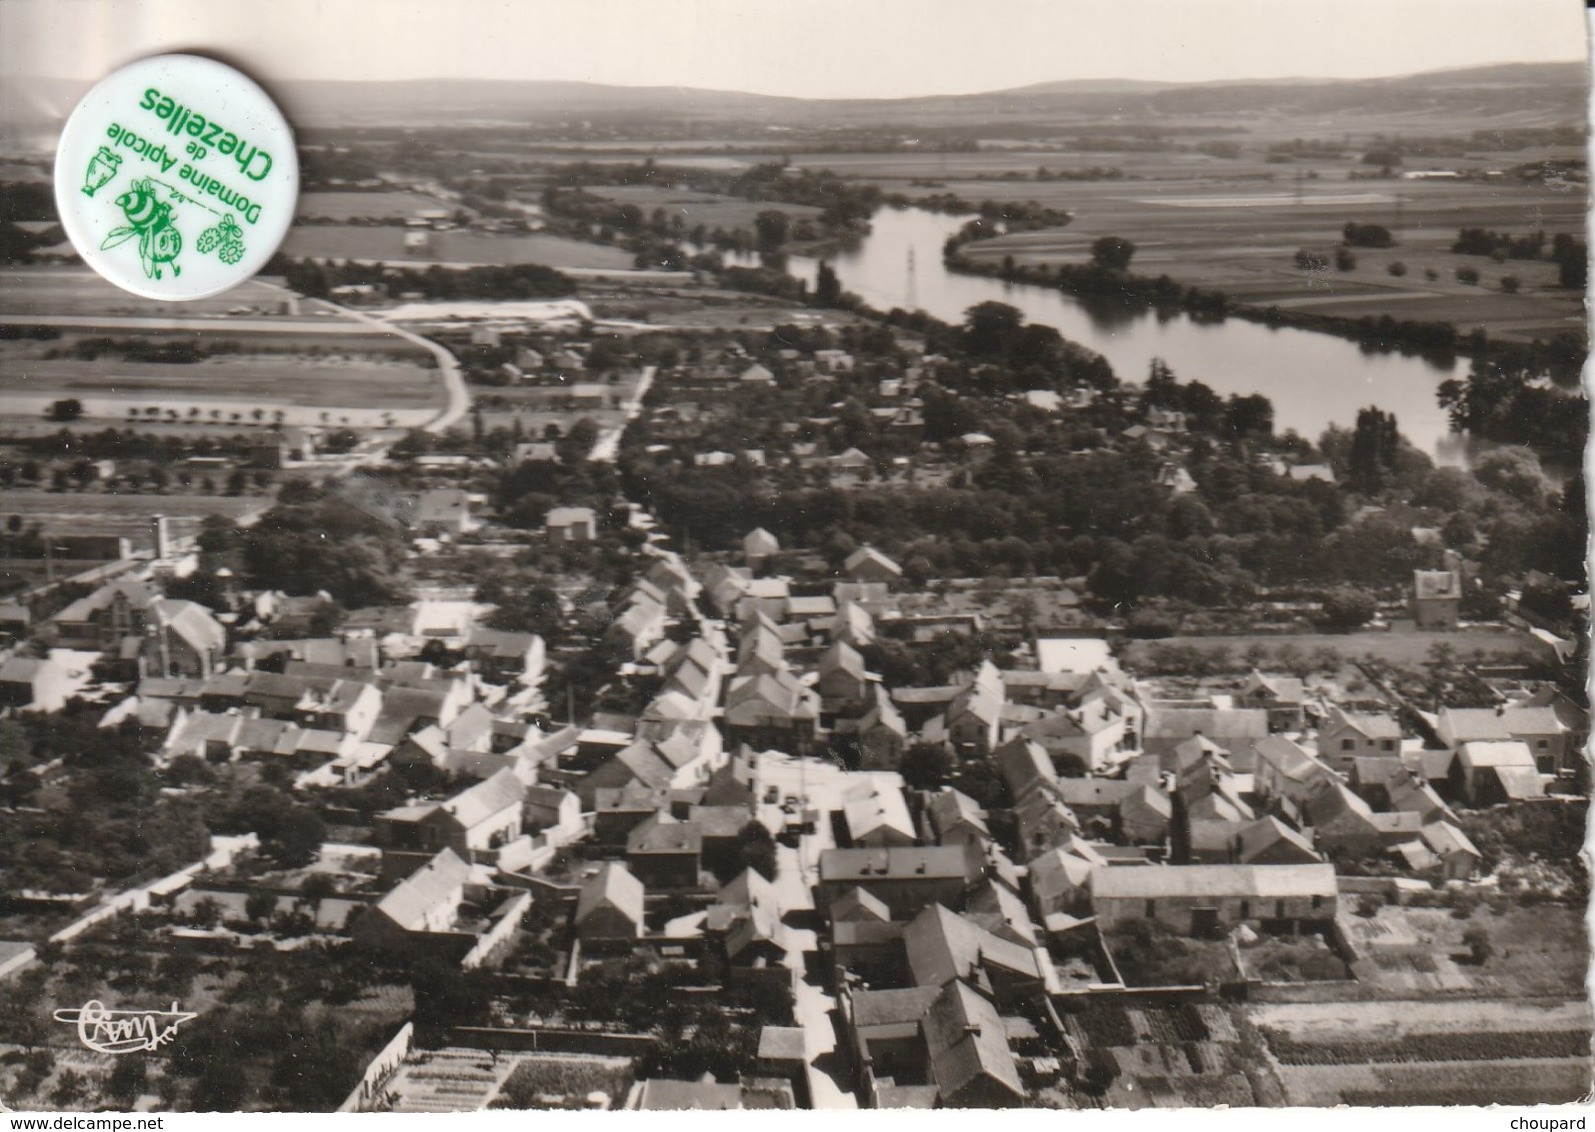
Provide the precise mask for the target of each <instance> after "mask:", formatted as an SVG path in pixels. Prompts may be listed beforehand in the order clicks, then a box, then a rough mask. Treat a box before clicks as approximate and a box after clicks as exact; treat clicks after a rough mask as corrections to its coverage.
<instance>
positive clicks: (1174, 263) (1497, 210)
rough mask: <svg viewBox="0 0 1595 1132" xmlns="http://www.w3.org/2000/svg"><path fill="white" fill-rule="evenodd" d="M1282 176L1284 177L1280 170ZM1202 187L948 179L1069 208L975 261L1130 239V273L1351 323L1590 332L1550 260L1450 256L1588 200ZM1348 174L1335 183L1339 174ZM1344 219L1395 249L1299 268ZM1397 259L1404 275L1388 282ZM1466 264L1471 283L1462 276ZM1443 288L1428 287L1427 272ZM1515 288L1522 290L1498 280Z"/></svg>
mask: <svg viewBox="0 0 1595 1132" xmlns="http://www.w3.org/2000/svg"><path fill="white" fill-rule="evenodd" d="M1275 168H1277V167H1275ZM1210 172H1211V174H1212V176H1210V177H1204V178H1201V179H1184V178H1182V179H1178V180H1159V181H1156V182H1137V181H1117V182H1090V183H1067V182H1047V183H1035V182H1029V183H1026V182H970V181H950V182H948V183H947V188H946V191H949V192H954V193H957V194H959V195H960V196H963V197H965V198H966V199H970V200H976V201H978V200H982V199H986V198H988V197H989V198H994V199H998V200H1031V199H1034V200H1038V201H1040V202H1041V203H1043V204H1049V205H1052V206H1053V207H1057V208H1066V209H1069V210H1071V211H1072V212H1073V213H1074V216H1075V219H1074V222H1073V223H1072V224H1070V225H1069V226H1068V227H1067V228H1061V229H1049V230H1045V231H1040V232H1026V233H1020V234H1017V235H1013V236H1005V237H1002V238H1000V239H997V240H992V241H988V242H984V243H982V244H980V245H978V246H977V247H972V248H970V249H969V253H968V254H970V256H971V257H972V258H974V259H977V260H987V261H994V260H1000V259H1001V258H1002V257H1004V256H1010V255H1011V256H1013V258H1014V260H1015V261H1016V262H1018V263H1021V264H1026V263H1030V264H1037V263H1048V264H1053V263H1082V262H1085V261H1086V260H1088V259H1089V258H1090V246H1091V243H1092V241H1094V240H1096V239H1097V238H1099V237H1101V236H1109V235H1112V236H1123V237H1124V238H1126V239H1128V240H1130V241H1132V242H1133V243H1134V244H1135V245H1136V248H1137V251H1136V255H1135V258H1134V260H1133V261H1132V264H1131V269H1132V270H1133V271H1135V272H1136V273H1137V274H1144V275H1162V274H1167V275H1170V276H1172V277H1173V278H1175V279H1176V280H1178V281H1180V282H1182V283H1187V284H1194V285H1198V286H1202V287H1217V288H1220V289H1222V290H1224V291H1226V292H1228V293H1229V294H1230V295H1232V296H1233V297H1235V298H1237V299H1239V300H1241V301H1244V302H1249V303H1254V304H1258V305H1262V306H1268V305H1277V306H1280V307H1281V308H1285V309H1292V310H1301V311H1307V312H1312V313H1321V314H1329V315H1336V316H1343V317H1361V316H1362V315H1365V314H1374V315H1383V314H1390V315H1393V316H1394V317H1397V318H1410V319H1437V320H1444V321H1449V322H1455V323H1456V324H1457V326H1458V327H1459V328H1460V329H1462V330H1463V331H1467V330H1471V329H1472V328H1474V327H1483V328H1484V329H1485V331H1486V332H1487V333H1489V334H1490V335H1491V336H1504V337H1509V338H1521V339H1532V338H1534V337H1536V336H1539V337H1547V336H1549V335H1550V334H1553V333H1556V332H1559V331H1562V330H1573V329H1577V328H1579V327H1580V326H1581V325H1582V322H1583V315H1582V307H1581V298H1582V296H1581V295H1580V294H1579V293H1578V292H1576V291H1571V290H1567V289H1564V288H1561V287H1559V286H1557V278H1556V267H1555V265H1554V264H1552V263H1549V262H1545V261H1526V260H1521V261H1520V260H1508V261H1506V262H1505V263H1496V262H1495V261H1493V260H1491V259H1489V258H1488V257H1483V256H1463V255H1456V254H1453V253H1452V252H1451V250H1450V247H1451V243H1452V241H1453V240H1455V239H1456V234H1457V230H1458V229H1459V228H1464V227H1482V228H1489V229H1491V230H1495V231H1504V232H1510V233H1512V234H1514V235H1526V234H1528V233H1529V232H1532V231H1535V230H1537V229H1544V230H1545V231H1546V232H1547V233H1548V234H1555V233H1557V232H1569V233H1575V234H1577V233H1580V232H1582V230H1583V210H1584V208H1585V200H1584V197H1583V195H1582V194H1579V193H1574V192H1566V191H1561V192H1559V191H1557V190H1554V189H1550V188H1546V187H1542V186H1528V185H1514V184H1495V183H1462V184H1439V183H1431V182H1411V181H1400V180H1396V181H1372V182H1346V181H1344V180H1337V181H1336V182H1331V181H1327V180H1319V181H1312V182H1306V183H1305V184H1303V185H1302V186H1301V187H1300V190H1299V191H1298V187H1297V185H1296V184H1295V183H1294V182H1292V181H1291V180H1288V179H1284V178H1283V177H1281V178H1279V179H1276V180H1274V181H1269V182H1257V181H1240V180H1235V179H1233V177H1226V176H1225V175H1224V174H1225V170H1224V169H1223V168H1222V167H1221V168H1217V169H1213V170H1211V171H1210ZM1343 176H1344V174H1340V177H1343ZM1347 221H1356V222H1358V223H1363V224H1380V225H1383V226H1385V227H1387V228H1389V229H1390V230H1391V232H1392V233H1393V234H1394V236H1395V239H1396V242H1397V246H1396V247H1393V248H1386V249H1372V248H1359V249H1355V252H1354V254H1355V256H1356V266H1355V268H1354V269H1353V270H1350V271H1336V270H1330V271H1320V272H1304V271H1302V270H1300V269H1299V268H1297V267H1296V265H1295V262H1294V257H1295V254H1296V252H1297V250H1299V249H1301V248H1308V249H1312V250H1315V251H1318V252H1321V253H1325V254H1329V253H1332V252H1333V250H1334V248H1335V247H1336V246H1337V245H1338V244H1339V243H1340V239H1341V229H1342V228H1343V227H1344V225H1345V224H1346V222H1347ZM1395 263H1401V264H1404V265H1405V266H1406V268H1407V272H1406V274H1405V275H1403V276H1401V277H1399V278H1398V277H1396V276H1394V275H1391V274H1390V273H1389V270H1388V268H1389V267H1390V265H1391V264H1395ZM1464 267H1471V268H1474V269H1475V270H1477V271H1478V272H1479V275H1480V277H1481V279H1480V282H1479V283H1477V284H1472V285H1470V284H1465V283H1462V282H1460V281H1458V280H1457V278H1456V271H1457V269H1459V268H1464ZM1429 270H1433V271H1434V272H1436V273H1437V278H1435V279H1433V280H1430V279H1428V278H1427V277H1426V272H1427V271H1429ZM1507 276H1513V277H1516V278H1517V279H1518V280H1519V282H1520V289H1519V291H1518V293H1516V294H1508V293H1506V292H1505V291H1503V290H1502V288H1501V280H1502V279H1503V278H1504V277H1507Z"/></svg>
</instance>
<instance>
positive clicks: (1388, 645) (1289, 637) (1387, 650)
mask: <svg viewBox="0 0 1595 1132" xmlns="http://www.w3.org/2000/svg"><path fill="white" fill-rule="evenodd" d="M1439 644H1443V645H1448V646H1449V647H1451V648H1453V649H1455V650H1456V651H1457V653H1458V654H1459V655H1460V656H1462V657H1463V658H1468V657H1471V656H1472V655H1473V653H1474V652H1475V651H1478V650H1483V652H1484V653H1485V654H1486V655H1491V654H1496V653H1506V654H1510V655H1516V654H1517V653H1519V652H1522V651H1524V650H1529V651H1535V652H1537V651H1538V649H1539V646H1538V644H1537V643H1536V642H1535V640H1534V638H1532V637H1530V636H1529V635H1528V634H1526V633H1517V632H1513V631H1512V630H1510V629H1478V630H1463V631H1459V632H1455V633H1441V632H1416V631H1414V632H1407V633H1400V632H1387V633H1291V634H1280V635H1274V634H1257V635H1254V636H1230V637H1170V638H1168V639H1166V640H1159V641H1124V642H1122V643H1120V644H1119V646H1118V648H1117V651H1118V653H1119V657H1120V659H1121V660H1123V661H1124V662H1125V663H1126V664H1129V665H1131V666H1134V665H1135V664H1136V663H1137V662H1138V661H1140V662H1144V660H1145V658H1146V655H1147V652H1148V651H1149V650H1150V649H1153V648H1156V647H1158V646H1173V647H1179V648H1191V649H1200V650H1201V651H1203V652H1217V651H1220V650H1228V652H1229V653H1230V655H1231V656H1232V657H1239V656H1241V655H1242V654H1243V653H1245V651H1246V650H1247V649H1248V648H1249V647H1251V646H1252V645H1262V646H1264V647H1266V648H1267V649H1269V651H1271V652H1277V651H1278V650H1279V649H1281V648H1283V647H1284V646H1285V645H1290V646H1291V647H1292V648H1294V649H1295V650H1296V651H1297V652H1299V653H1304V654H1307V653H1313V652H1316V651H1317V650H1319V649H1332V650H1333V651H1335V652H1337V653H1339V654H1340V655H1341V656H1342V657H1344V658H1345V659H1347V660H1360V659H1362V658H1363V657H1365V656H1368V655H1373V656H1375V657H1378V658H1379V659H1380V660H1382V661H1385V662H1387V663H1390V664H1398V665H1409V666H1410V665H1415V664H1422V663H1424V662H1425V661H1426V660H1428V659H1429V650H1430V649H1431V648H1433V647H1434V646H1435V645H1439Z"/></svg>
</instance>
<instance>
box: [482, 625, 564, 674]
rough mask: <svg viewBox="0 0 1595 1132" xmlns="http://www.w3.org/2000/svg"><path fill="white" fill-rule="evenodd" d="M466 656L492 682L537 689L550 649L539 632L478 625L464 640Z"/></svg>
mask: <svg viewBox="0 0 1595 1132" xmlns="http://www.w3.org/2000/svg"><path fill="white" fill-rule="evenodd" d="M465 657H466V659H467V660H469V661H470V662H471V665H472V667H473V668H474V669H475V670H476V671H477V672H479V673H481V674H482V676H483V677H484V678H485V679H487V680H489V681H491V682H492V683H495V684H514V683H520V684H525V685H527V686H528V687H535V686H536V685H538V684H540V683H542V681H543V664H544V662H545V660H546V657H547V647H546V646H545V645H544V644H543V638H542V637H540V636H538V635H537V634H536V633H514V632H509V631H506V630H504V629H488V628H484V627H483V626H480V625H477V626H473V627H472V629H471V632H470V635H469V636H467V637H466V638H465Z"/></svg>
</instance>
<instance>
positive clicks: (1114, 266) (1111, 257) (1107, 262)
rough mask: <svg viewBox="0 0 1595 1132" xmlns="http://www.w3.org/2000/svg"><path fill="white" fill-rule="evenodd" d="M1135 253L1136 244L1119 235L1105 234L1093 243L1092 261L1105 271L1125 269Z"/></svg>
mask: <svg viewBox="0 0 1595 1132" xmlns="http://www.w3.org/2000/svg"><path fill="white" fill-rule="evenodd" d="M1134 255H1135V245H1134V244H1132V243H1131V242H1130V241H1129V240H1126V239H1123V238H1121V237H1119V236H1103V237H1101V238H1100V239H1097V240H1095V241H1093V243H1092V244H1091V262H1092V263H1094V264H1096V266H1098V267H1100V268H1102V269H1103V270H1105V271H1124V270H1126V269H1127V268H1128V267H1129V266H1130V259H1131V257H1133V256H1134Z"/></svg>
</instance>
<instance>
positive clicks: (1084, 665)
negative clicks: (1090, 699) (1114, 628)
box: [1036, 637, 1119, 676]
mask: <svg viewBox="0 0 1595 1132" xmlns="http://www.w3.org/2000/svg"><path fill="white" fill-rule="evenodd" d="M1036 667H1037V668H1039V669H1040V670H1041V671H1042V672H1045V673H1061V672H1068V673H1077V674H1079V675H1082V676H1083V675H1085V674H1086V673H1090V672H1096V671H1098V670H1103V671H1107V672H1113V673H1117V672H1118V671H1119V662H1118V661H1117V660H1116V659H1115V658H1114V656H1113V648H1112V646H1110V645H1109V644H1108V642H1107V641H1105V640H1102V639H1101V638H1099V637H1040V638H1038V639H1037V640H1036Z"/></svg>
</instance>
